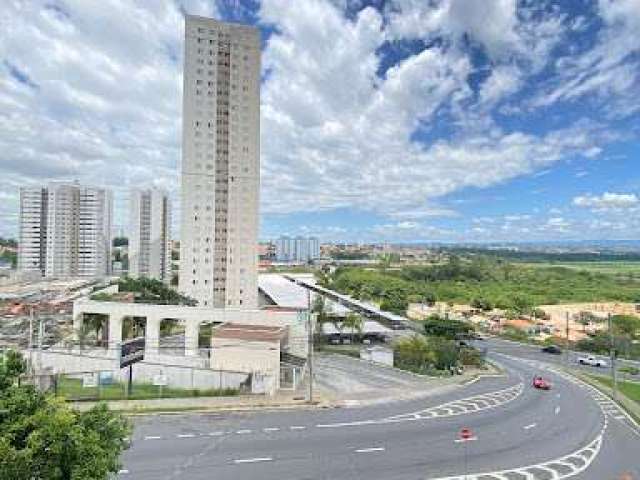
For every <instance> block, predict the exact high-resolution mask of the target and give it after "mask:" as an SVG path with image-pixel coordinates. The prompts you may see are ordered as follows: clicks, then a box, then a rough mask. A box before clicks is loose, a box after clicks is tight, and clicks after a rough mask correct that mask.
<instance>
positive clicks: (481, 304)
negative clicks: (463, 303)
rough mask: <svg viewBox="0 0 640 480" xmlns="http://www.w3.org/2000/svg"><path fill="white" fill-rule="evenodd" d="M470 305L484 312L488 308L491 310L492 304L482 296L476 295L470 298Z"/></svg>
mask: <svg viewBox="0 0 640 480" xmlns="http://www.w3.org/2000/svg"><path fill="white" fill-rule="evenodd" d="M471 306H472V307H473V308H477V309H478V310H483V311H485V312H486V311H488V310H493V304H492V303H491V302H490V301H489V300H487V299H486V298H484V297H479V298H478V297H476V298H474V299H473V300H471Z"/></svg>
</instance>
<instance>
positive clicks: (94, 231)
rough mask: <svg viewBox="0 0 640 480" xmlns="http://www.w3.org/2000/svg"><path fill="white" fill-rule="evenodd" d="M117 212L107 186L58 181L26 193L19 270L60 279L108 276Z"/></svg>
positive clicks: (23, 192)
mask: <svg viewBox="0 0 640 480" xmlns="http://www.w3.org/2000/svg"><path fill="white" fill-rule="evenodd" d="M112 210H113V200H112V196H111V192H109V191H107V190H105V189H102V188H96V187H90V186H84V185H79V184H77V183H63V182H54V183H50V184H49V185H48V186H47V187H40V188H24V189H22V190H21V192H20V245H19V248H18V252H19V253H18V256H19V262H18V268H19V270H21V271H22V272H28V271H33V270H34V269H37V270H39V271H40V273H41V274H42V275H44V276H45V277H58V278H68V277H101V276H105V275H108V274H109V273H110V266H111V219H112ZM36 232H38V233H36Z"/></svg>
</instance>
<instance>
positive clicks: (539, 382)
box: [533, 376, 551, 390]
mask: <svg viewBox="0 0 640 480" xmlns="http://www.w3.org/2000/svg"><path fill="white" fill-rule="evenodd" d="M533 388H538V389H540V390H551V384H550V383H549V382H547V381H546V380H545V379H544V378H542V377H540V376H535V377H533Z"/></svg>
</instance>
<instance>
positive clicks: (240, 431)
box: [236, 429, 251, 435]
mask: <svg viewBox="0 0 640 480" xmlns="http://www.w3.org/2000/svg"><path fill="white" fill-rule="evenodd" d="M236 433H237V434H238V435H244V434H246V433H251V430H249V429H244V430H238V431H237V432H236Z"/></svg>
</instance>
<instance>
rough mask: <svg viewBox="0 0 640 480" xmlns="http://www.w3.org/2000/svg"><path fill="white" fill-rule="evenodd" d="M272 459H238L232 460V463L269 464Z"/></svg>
mask: <svg viewBox="0 0 640 480" xmlns="http://www.w3.org/2000/svg"><path fill="white" fill-rule="evenodd" d="M272 460H273V458H271V457H257V458H239V459H237V460H234V461H233V463H258V462H270V461H272Z"/></svg>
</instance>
